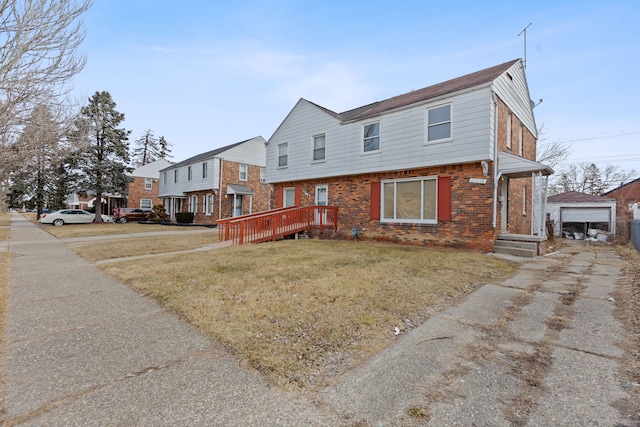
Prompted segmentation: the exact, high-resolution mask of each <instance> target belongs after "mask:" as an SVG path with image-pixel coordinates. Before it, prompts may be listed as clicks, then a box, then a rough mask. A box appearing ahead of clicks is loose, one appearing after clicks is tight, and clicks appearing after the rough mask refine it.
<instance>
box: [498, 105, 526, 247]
mask: <svg viewBox="0 0 640 427" xmlns="http://www.w3.org/2000/svg"><path fill="white" fill-rule="evenodd" d="M508 114H511V148H508V147H507V116H508ZM520 127H522V157H523V158H525V159H528V160H535V159H536V138H535V137H534V135H533V134H532V133H531V132H530V131H529V130H528V129H527V128H526V127H525V126H524V124H522V122H521V121H520V120H519V119H518V117H516V116H515V114H513V113H512V112H511V111H510V110H509V109H508V108H507V106H506V105H505V103H504V102H502V100H501V99H500V98H498V149H499V151H504V152H507V153H511V154H513V155H516V156H519V157H520V147H519V142H518V131H519V129H520ZM504 182H505V181H501V182H500V186H499V188H498V195H501V194H502V183H504ZM508 182H509V190H508V195H509V196H508V208H507V209H508V212H507V226H506V229H507V232H509V233H515V234H531V191H532V189H533V187H532V179H531V178H518V179H509V180H508ZM525 187H526V193H527V199H526V208H525V212H526V214H523V193H524V192H525ZM498 208H500V206H498ZM497 229H498V230H500V229H502V224H501V215H500V213H498V225H497Z"/></svg>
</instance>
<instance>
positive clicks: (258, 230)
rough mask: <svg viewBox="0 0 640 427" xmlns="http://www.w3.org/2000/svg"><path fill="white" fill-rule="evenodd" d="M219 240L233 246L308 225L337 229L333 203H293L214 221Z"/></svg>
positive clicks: (280, 236)
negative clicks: (319, 204) (325, 204)
mask: <svg viewBox="0 0 640 427" xmlns="http://www.w3.org/2000/svg"><path fill="white" fill-rule="evenodd" d="M217 223H218V236H219V239H220V241H226V240H231V241H232V242H233V244H234V245H242V244H244V243H260V242H267V241H270V240H271V241H275V240H277V239H280V238H283V237H284V236H290V235H294V234H296V233H299V232H301V231H309V230H310V229H311V228H319V229H320V231H322V230H324V229H333V230H334V231H335V230H337V228H338V207H337V206H294V207H288V208H280V209H274V210H270V211H266V212H260V213H255V214H250V215H243V216H238V217H234V218H226V219H222V220H218V221H217Z"/></svg>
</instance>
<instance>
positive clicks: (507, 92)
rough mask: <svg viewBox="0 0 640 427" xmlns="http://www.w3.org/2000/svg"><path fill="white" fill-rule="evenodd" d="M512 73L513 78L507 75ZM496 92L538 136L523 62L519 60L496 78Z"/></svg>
mask: <svg viewBox="0 0 640 427" xmlns="http://www.w3.org/2000/svg"><path fill="white" fill-rule="evenodd" d="M507 73H508V74H509V75H511V77H512V79H510V78H509V76H508V75H507ZM493 84H494V90H495V92H496V94H497V95H498V96H499V97H500V99H502V100H503V101H504V103H505V104H506V105H507V107H509V109H510V110H511V112H513V114H515V115H516V117H518V119H520V121H521V122H522V123H523V124H524V125H525V127H526V128H527V129H528V130H529V131H530V132H531V133H532V134H533V135H534V136H536V137H537V135H538V131H537V129H536V122H535V118H534V115H533V110H532V109H531V106H530V101H531V97H530V96H529V89H528V85H527V77H526V76H525V73H524V70H523V69H522V63H521V62H518V63H516V64H515V65H513V66H512V67H511V68H509V70H508V71H507V72H506V73H504V74H502V75H501V76H500V77H498V78H497V79H495V80H494V82H493Z"/></svg>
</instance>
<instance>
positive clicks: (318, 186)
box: [314, 184, 329, 206]
mask: <svg viewBox="0 0 640 427" xmlns="http://www.w3.org/2000/svg"><path fill="white" fill-rule="evenodd" d="M321 189H324V190H325V194H326V195H327V200H326V201H325V204H324V205H318V190H321ZM314 197H315V200H314V202H315V204H316V205H318V206H328V205H329V186H328V185H327V184H321V185H316V194H315V196H314Z"/></svg>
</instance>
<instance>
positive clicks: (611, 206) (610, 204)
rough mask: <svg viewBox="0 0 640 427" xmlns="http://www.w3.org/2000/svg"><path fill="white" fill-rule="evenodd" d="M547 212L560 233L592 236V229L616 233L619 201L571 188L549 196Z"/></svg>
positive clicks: (557, 232)
mask: <svg viewBox="0 0 640 427" xmlns="http://www.w3.org/2000/svg"><path fill="white" fill-rule="evenodd" d="M546 210H547V215H548V216H549V219H551V220H552V221H553V232H554V234H555V235H557V236H565V237H567V236H568V235H571V236H569V237H571V238H576V236H575V235H574V234H575V233H579V237H578V238H580V237H581V238H585V237H589V230H602V231H606V232H609V233H611V234H615V232H616V200H615V199H612V198H609V197H604V196H593V195H591V194H585V193H580V192H577V191H569V192H566V193H562V194H556V195H554V196H549V197H548V198H547V208H546Z"/></svg>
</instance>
